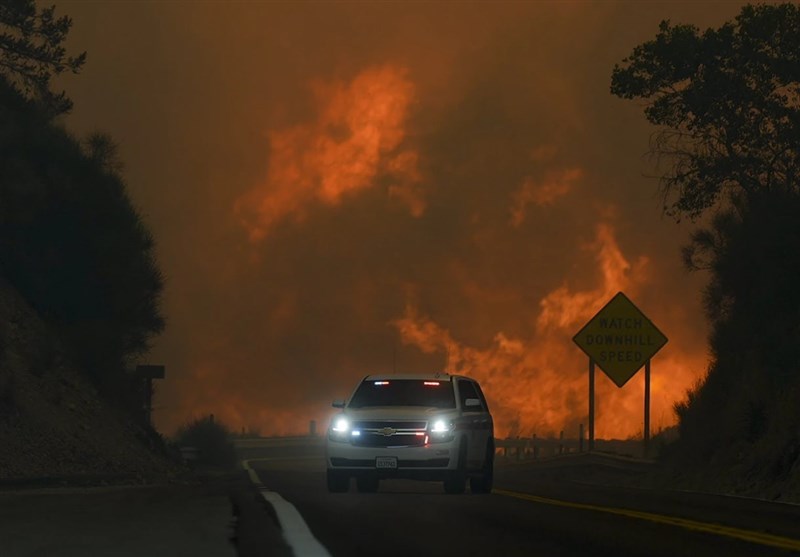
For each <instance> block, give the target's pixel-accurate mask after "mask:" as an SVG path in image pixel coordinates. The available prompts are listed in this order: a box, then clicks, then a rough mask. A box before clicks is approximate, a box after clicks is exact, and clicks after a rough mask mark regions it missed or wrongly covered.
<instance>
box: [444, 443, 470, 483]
mask: <svg viewBox="0 0 800 557" xmlns="http://www.w3.org/2000/svg"><path fill="white" fill-rule="evenodd" d="M466 488H467V443H466V441H464V440H462V441H461V443H460V444H459V446H458V465H457V466H456V469H455V470H453V471H452V472H451V473H450V476H448V477H447V479H446V480H445V481H444V492H445V493H450V494H452V495H458V494H459V493H464V490H465V489H466Z"/></svg>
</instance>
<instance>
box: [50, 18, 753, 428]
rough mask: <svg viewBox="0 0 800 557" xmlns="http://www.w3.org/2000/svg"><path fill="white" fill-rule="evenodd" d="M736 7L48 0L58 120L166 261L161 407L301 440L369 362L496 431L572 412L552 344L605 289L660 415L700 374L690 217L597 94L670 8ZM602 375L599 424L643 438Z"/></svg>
mask: <svg viewBox="0 0 800 557" xmlns="http://www.w3.org/2000/svg"><path fill="white" fill-rule="evenodd" d="M740 7H741V5H740V4H736V3H728V2H722V3H697V4H695V3H688V2H676V3H638V2H629V3H626V2H620V3H606V2H566V3H556V2H553V3H548V2H531V3H523V2H511V3H502V2H493V3H474V2H469V3H466V2H465V3H459V2H441V3H416V2H415V3H405V2H398V3H392V2H376V3H368V2H352V3H350V2H331V3H327V2H290V3H280V2H263V3H260V2H196V3H195V2H164V3H159V2H115V3H103V2H59V3H58V4H57V12H58V13H61V14H68V15H70V16H72V17H73V20H74V24H73V29H72V33H71V35H70V41H69V47H70V48H71V49H72V50H77V51H82V50H86V51H87V52H88V61H87V63H86V66H85V69H84V70H83V71H82V73H81V74H80V75H78V76H71V77H69V78H65V79H63V80H62V82H60V83H59V84H60V85H63V86H64V87H65V88H66V89H67V91H68V93H69V94H70V95H71V97H72V98H73V100H74V102H75V108H74V110H73V113H72V114H71V115H70V116H68V117H67V118H66V120H65V125H67V126H68V127H69V128H70V129H71V130H73V131H74V132H75V133H78V134H86V133H89V132H91V131H95V130H101V131H105V132H108V133H110V134H111V135H112V136H113V137H114V139H115V140H116V141H117V142H118V143H119V145H120V154H121V157H122V159H123V161H124V163H125V170H124V176H125V180H126V183H127V184H128V188H129V191H130V194H131V197H132V198H133V200H134V202H135V204H136V205H137V207H138V208H139V209H140V211H141V213H142V215H143V216H144V218H145V220H146V222H147V223H148V224H149V226H150V227H151V228H152V230H153V233H154V235H155V236H156V240H157V244H158V251H157V254H158V259H159V263H160V265H161V267H162V269H163V271H164V273H165V275H166V279H167V281H166V289H165V294H164V306H163V307H164V313H165V315H166V318H167V330H166V331H165V333H164V334H163V335H162V336H161V337H160V338H158V339H157V341H156V342H155V344H154V347H153V350H152V351H151V353H150V354H148V355H147V356H146V357H143V358H142V361H143V362H145V361H146V362H150V363H162V364H165V365H166V367H167V378H166V379H165V380H164V381H163V382H161V383H160V384H159V385H158V392H157V402H156V406H157V409H156V422H157V424H158V426H159V427H160V428H161V429H162V430H164V431H166V432H170V431H172V430H174V429H175V427H177V426H178V425H180V424H181V423H184V422H186V421H187V420H189V419H191V418H193V417H196V416H199V415H203V414H208V413H214V414H215V415H217V416H219V417H220V418H221V419H223V420H224V421H226V423H228V424H229V425H230V426H231V427H233V428H235V429H239V428H242V427H246V428H256V429H259V430H260V431H261V432H262V433H297V432H303V431H305V430H306V428H307V427H308V422H309V420H312V419H315V420H319V421H323V422H324V420H326V419H327V417H328V416H329V415H330V412H329V410H330V407H329V404H330V400H332V399H334V398H342V397H344V396H347V395H348V394H349V392H350V389H352V387H353V386H354V385H355V383H356V381H358V380H359V379H360V378H361V377H363V376H364V375H366V374H369V373H390V372H393V371H394V370H396V371H398V372H413V371H421V372H434V371H442V370H447V371H451V372H458V373H466V374H468V375H472V376H475V377H477V378H478V379H480V380H481V381H482V383H483V384H484V385H485V387H486V391H487V396H488V398H489V401H490V403H491V405H492V406H493V409H494V411H495V414H496V416H497V425H498V433H500V434H505V433H517V434H530V433H534V432H538V433H539V434H547V433H552V432H554V431H558V430H559V429H563V428H565V427H569V428H572V427H577V426H576V424H577V423H578V422H581V421H584V420H585V413H586V397H587V394H586V385H585V383H586V379H585V377H586V366H587V363H586V361H585V357H584V356H582V355H581V353H580V351H579V349H578V348H577V347H576V346H574V345H573V344H572V341H571V337H572V335H574V334H575V333H576V332H577V331H578V329H580V327H581V326H582V325H583V323H584V322H585V321H586V320H587V319H588V318H589V317H591V316H592V314H593V313H594V312H595V311H597V310H598V309H599V308H600V307H602V305H603V304H604V303H605V302H606V301H607V300H608V298H610V297H611V296H612V295H613V294H615V293H616V292H617V291H618V290H624V291H625V292H626V293H627V294H628V295H629V296H630V297H631V298H632V299H633V300H634V301H635V302H636V304H637V305H638V306H639V307H640V308H642V309H643V310H644V311H645V313H647V315H648V316H649V317H650V318H651V319H652V320H653V322H655V323H656V324H657V325H658V326H659V328H661V329H662V330H663V331H664V332H665V334H666V335H667V336H668V337H669V339H670V342H669V344H668V345H667V346H666V347H665V348H664V350H663V351H662V352H661V353H659V355H658V356H657V357H656V358H655V359H654V361H653V424H654V426H656V427H663V426H667V425H670V424H671V423H673V422H674V416H673V414H672V410H671V408H672V404H673V403H674V402H675V401H676V400H678V399H680V398H681V397H682V396H684V392H685V390H686V389H687V388H689V387H690V386H691V385H692V384H693V383H694V382H695V381H696V380H697V378H699V377H701V376H702V374H703V373H704V371H705V366H706V365H707V353H706V347H705V340H706V326H705V324H704V320H703V317H702V311H701V304H700V300H701V289H702V285H703V283H704V280H705V278H706V277H704V276H703V275H700V274H697V275H695V274H689V273H687V272H686V271H684V270H683V269H682V267H681V262H680V255H679V254H680V246H681V245H682V244H684V243H685V242H686V241H687V238H688V233H689V231H690V230H691V229H692V227H693V226H696V225H697V224H692V223H681V224H677V223H675V222H674V221H672V220H671V219H669V218H667V217H663V216H662V214H661V207H662V198H661V196H660V194H659V193H658V182H657V180H656V179H655V178H653V176H655V175H656V174H657V172H658V169H657V168H655V163H654V161H652V160H651V159H649V158H648V157H647V156H646V152H647V149H648V140H649V137H650V134H651V133H652V132H653V131H654V130H653V129H651V128H650V127H648V124H647V123H646V121H645V120H644V117H643V115H642V113H641V109H642V106H641V104H640V103H637V102H633V101H624V100H620V99H618V98H615V97H613V96H611V94H610V93H609V85H610V75H611V70H612V68H613V66H614V64H615V63H619V62H621V61H622V59H623V58H624V57H625V56H627V55H628V54H629V53H630V52H631V51H632V49H633V47H634V46H635V45H637V44H639V43H641V42H643V41H645V40H648V39H650V38H651V37H653V36H654V35H655V33H656V32H657V27H658V23H659V21H660V20H662V19H670V20H671V21H673V22H686V23H693V24H695V25H697V26H698V27H700V28H706V27H709V26H719V25H721V24H722V23H723V22H725V21H727V20H730V19H732V18H733V17H734V16H735V15H736V13H737V12H738V10H739V8H740ZM641 400H642V394H641V381H640V378H636V379H634V380H633V381H631V384H630V385H628V386H626V387H625V388H624V389H622V390H619V389H617V388H616V387H613V386H612V385H611V384H610V381H608V380H606V379H605V378H602V380H601V381H599V385H598V425H597V431H598V435H600V436H602V435H606V436H626V435H634V434H636V433H637V432H640V431H641V425H640V422H641Z"/></svg>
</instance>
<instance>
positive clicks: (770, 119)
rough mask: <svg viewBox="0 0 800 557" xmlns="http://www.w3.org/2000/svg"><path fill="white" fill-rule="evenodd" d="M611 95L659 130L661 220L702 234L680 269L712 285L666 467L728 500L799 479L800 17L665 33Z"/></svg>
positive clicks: (757, 11) (776, 10)
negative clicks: (704, 345) (703, 333)
mask: <svg viewBox="0 0 800 557" xmlns="http://www.w3.org/2000/svg"><path fill="white" fill-rule="evenodd" d="M611 92H612V93H613V94H614V95H617V96H619V97H621V98H624V99H638V100H641V101H644V102H645V109H644V113H645V117H646V118H647V120H648V121H649V122H650V123H652V124H653V125H654V126H656V132H655V133H654V134H653V138H652V141H651V152H652V154H653V155H654V156H655V157H656V159H657V160H658V161H659V163H660V167H661V168H666V170H665V171H664V172H663V174H662V175H661V186H662V192H663V195H664V211H665V213H666V214H668V215H671V216H673V217H674V218H676V219H677V220H680V219H681V218H689V219H692V220H695V219H698V220H700V221H701V222H702V223H703V225H702V226H701V227H700V228H698V229H697V230H696V231H695V232H694V233H693V234H692V236H691V240H690V242H689V244H688V245H687V246H686V247H685V248H684V251H683V258H684V262H685V264H686V267H687V268H688V269H690V270H692V271H702V272H705V273H707V275H708V279H709V280H708V285H707V286H706V288H705V291H704V293H703V301H704V307H705V312H706V316H707V318H708V320H709V322H710V325H711V334H710V338H709V344H710V352H711V356H712V359H711V363H710V365H709V368H708V372H707V375H706V376H705V378H704V379H703V380H702V381H700V382H699V383H698V384H697V385H696V387H695V388H693V389H691V390H690V391H689V392H688V393H687V397H686V399H685V400H684V401H682V402H680V403H678V404H677V405H676V407H675V409H676V412H677V414H678V418H679V433H680V437H679V440H678V441H677V442H676V443H674V444H672V445H670V446H668V447H667V448H666V450H665V454H666V455H667V457H668V459H669V461H670V462H673V463H675V464H677V465H678V466H680V467H683V468H684V469H692V470H696V471H700V470H705V471H706V472H707V473H706V474H705V476H704V475H703V474H702V473H698V475H696V476H695V478H696V480H697V481H705V480H707V479H709V478H713V479H714V480H715V483H717V484H718V482H716V480H717V479H718V478H719V477H723V478H724V480H723V481H725V482H727V483H728V484H729V485H728V488H729V489H734V490H743V491H746V490H753V489H760V488H762V487H764V486H769V485H775V484H776V483H780V482H785V481H790V480H791V478H792V477H795V478H797V476H800V405H798V404H797V401H798V400H800V290H799V289H798V288H797V280H798V277H800V181H798V178H800V7H798V6H797V5H795V4H780V5H758V6H745V7H744V8H743V9H742V10H741V12H740V14H739V15H738V16H737V17H736V19H735V20H734V21H731V22H728V23H726V24H725V25H723V26H721V27H720V28H719V29H708V30H706V31H704V32H700V31H699V30H698V29H697V28H696V27H694V26H691V25H683V24H680V25H673V24H671V23H670V22H668V21H665V22H662V24H661V26H660V28H659V31H658V34H657V35H656V37H655V38H654V39H653V40H651V41H648V42H646V43H643V44H641V45H638V46H636V47H635V48H634V50H633V52H632V54H631V55H630V56H629V57H628V58H626V59H625V60H623V61H622V63H621V64H620V65H618V66H616V67H615V68H614V70H613V74H612V82H611ZM706 485H707V486H708V487H711V486H710V485H709V484H706Z"/></svg>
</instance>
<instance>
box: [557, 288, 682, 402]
mask: <svg viewBox="0 0 800 557" xmlns="http://www.w3.org/2000/svg"><path fill="white" fill-rule="evenodd" d="M572 340H573V341H575V344H577V345H578V346H580V348H581V350H583V351H584V352H586V354H587V355H588V356H589V357H590V358H591V359H592V360H594V362H595V363H596V364H597V365H598V367H599V368H600V369H602V370H603V371H604V372H605V373H606V375H608V377H609V378H610V379H611V380H612V381H613V382H614V383H616V384H617V387H622V386H623V385H624V384H625V383H627V382H628V380H629V379H630V378H631V377H633V376H634V375H636V372H637V371H639V370H640V369H641V368H642V366H643V365H644V364H645V362H646V361H647V360H649V359H650V358H652V357H653V355H655V353H656V352H658V351H659V350H661V348H662V347H663V346H664V345H665V344H666V343H667V337H665V336H664V333H662V332H661V331H659V330H658V328H657V327H656V326H655V325H653V322H652V321H650V320H649V319H648V318H647V317H646V316H645V314H643V313H642V312H641V311H640V310H639V308H637V307H636V306H635V305H633V302H631V301H630V300H629V299H628V297H627V296H625V294H623V293H622V292H620V293H618V294H617V295H616V296H614V297H613V298H611V301H609V302H608V303H607V304H606V305H605V306H604V307H603V309H601V310H600V311H598V312H597V315H595V316H594V317H592V319H590V320H589V322H588V323H587V324H586V325H584V327H583V329H581V330H580V331H579V332H578V334H577V335H575V336H574V337H573V338H572Z"/></svg>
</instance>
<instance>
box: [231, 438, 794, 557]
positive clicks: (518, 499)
mask: <svg viewBox="0 0 800 557" xmlns="http://www.w3.org/2000/svg"><path fill="white" fill-rule="evenodd" d="M242 455H243V458H247V459H249V463H250V466H251V467H252V468H253V469H254V470H255V471H256V473H257V474H258V476H259V479H260V480H261V481H262V482H263V483H264V485H265V487H267V488H268V489H270V490H273V491H276V492H278V493H279V494H280V495H281V496H282V497H283V498H284V499H286V500H287V501H289V502H290V503H292V504H293V505H294V506H295V507H296V509H297V510H298V511H299V512H300V514H301V515H302V517H303V518H304V519H305V521H306V523H307V524H308V527H309V528H310V530H311V532H312V533H313V535H314V536H315V537H316V538H317V540H319V542H320V543H321V544H322V545H324V546H325V547H326V548H327V549H328V551H329V552H330V553H331V555H333V556H334V557H338V556H342V557H344V556H348V557H349V556H359V555H365V556H366V555H369V556H374V555H382V556H392V555H397V556H404V557H407V556H409V555H413V556H427V555H431V556H434V555H435V556H448V555H453V556H456V555H457V556H459V557H464V556H469V555H481V556H482V555H503V556H514V555H525V556H530V555H547V556H548V557H557V556H592V557H601V556H606V555H608V556H614V557H621V556H634V555H636V556H648V557H650V556H665V557H677V556H695V555H696V556H731V557H734V556H742V557H754V556H759V557H761V556H765V557H766V556H771V555H795V554H800V507H798V506H790V505H785V504H774V503H766V502H762V501H753V500H745V499H736V498H725V497H716V496H708V495H700V494H686V493H680V492H674V491H660V492H656V491H650V490H640V489H630V488H627V489H626V488H620V487H604V486H597V485H590V484H586V483H585V480H587V479H591V477H592V474H591V471H589V470H587V471H584V472H585V473H584V472H580V473H578V474H577V477H576V474H575V473H571V474H562V473H558V472H554V470H553V469H547V468H542V467H532V466H530V465H511V466H505V467H499V468H498V472H497V479H496V485H495V487H496V489H495V491H494V493H492V494H491V495H471V494H469V493H467V494H465V495H455V496H454V495H445V494H444V493H443V492H442V488H441V485H440V484H438V483H420V482H412V481H404V480H388V481H384V482H382V483H381V488H380V491H379V492H378V493H375V494H361V493H356V492H354V491H351V492H350V493H347V494H329V493H327V491H326V489H325V482H324V460H323V458H322V447H321V446H320V445H319V444H317V445H316V446H313V445H308V444H303V443H302V442H294V443H292V444H291V445H289V446H280V445H271V446H261V447H257V446H253V447H250V448H247V449H244V450H243V451H242Z"/></svg>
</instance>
